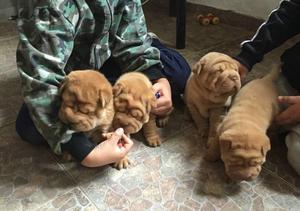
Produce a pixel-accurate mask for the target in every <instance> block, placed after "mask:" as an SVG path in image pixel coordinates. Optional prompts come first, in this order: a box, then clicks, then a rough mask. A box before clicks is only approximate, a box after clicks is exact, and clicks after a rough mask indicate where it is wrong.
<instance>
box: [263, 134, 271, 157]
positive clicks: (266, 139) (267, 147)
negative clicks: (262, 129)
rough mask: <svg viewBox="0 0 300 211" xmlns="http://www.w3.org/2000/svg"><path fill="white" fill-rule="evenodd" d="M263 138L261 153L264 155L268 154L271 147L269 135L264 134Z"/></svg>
mask: <svg viewBox="0 0 300 211" xmlns="http://www.w3.org/2000/svg"><path fill="white" fill-rule="evenodd" d="M261 139H262V140H261V141H262V147H261V154H262V155H263V156H266V155H267V152H268V151H269V150H270V149H271V145H270V139H269V137H268V136H267V135H264V136H263V137H261Z"/></svg>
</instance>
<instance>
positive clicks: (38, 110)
mask: <svg viewBox="0 0 300 211" xmlns="http://www.w3.org/2000/svg"><path fill="white" fill-rule="evenodd" d="M41 2H42V3H41V4H39V5H38V6H37V7H36V8H35V9H34V11H33V14H32V16H31V18H30V19H26V18H20V19H19V20H18V30H19V36H20V40H19V45H18V49H17V65H18V71H19V73H20V77H21V82H22V94H23V97H24V101H25V103H26V105H27V107H28V109H29V111H30V116H31V118H32V120H33V122H34V124H35V126H36V127H37V129H38V131H39V132H40V133H41V134H42V136H43V137H44V138H45V139H46V140H47V142H48V143H49V145H50V147H51V148H52V150H53V151H54V152H55V153H57V154H60V153H61V148H60V143H64V142H67V141H68V140H69V139H70V138H71V134H72V133H73V131H70V130H68V128H67V127H66V126H65V125H63V124H62V123H61V122H60V121H59V119H58V115H57V113H58V108H59V104H60V102H59V93H58V89H59V84H60V82H61V81H62V80H63V78H64V76H65V75H66V74H65V72H64V67H65V65H66V63H67V60H68V58H69V57H70V54H71V52H72V49H73V43H74V34H75V31H74V30H75V27H74V25H75V24H74V23H75V22H76V12H77V9H76V8H75V6H74V5H72V4H71V3H66V2H70V1H63V0H44V1H41ZM60 6H63V7H64V10H61V8H60ZM77 13H78V12H77ZM71 14H73V15H71ZM77 16H78V14H77ZM69 17H72V19H70V18H69ZM77 19H78V18H77Z"/></svg>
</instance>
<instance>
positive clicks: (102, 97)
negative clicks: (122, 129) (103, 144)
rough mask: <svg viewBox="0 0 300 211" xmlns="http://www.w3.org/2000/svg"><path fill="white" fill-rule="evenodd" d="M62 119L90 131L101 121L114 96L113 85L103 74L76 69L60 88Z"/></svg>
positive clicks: (78, 129) (75, 126)
mask: <svg viewBox="0 0 300 211" xmlns="http://www.w3.org/2000/svg"><path fill="white" fill-rule="evenodd" d="M60 95H61V99H62V103H61V107H60V110H59V118H60V120H61V121H62V122H64V123H66V124H69V125H70V127H71V129H73V130H75V131H78V132H79V131H89V130H91V129H94V128H95V127H97V126H98V124H99V117H100V115H101V112H102V111H103V110H104V109H105V108H106V106H107V105H108V104H109V102H110V101H111V100H112V99H113V94H112V87H111V85H110V83H109V82H108V81H107V79H106V78H105V77H104V75H103V74H101V73H99V72H97V71H93V70H82V71H73V72H71V73H70V74H69V75H67V76H66V78H65V80H64V81H63V82H62V85H61V87H60Z"/></svg>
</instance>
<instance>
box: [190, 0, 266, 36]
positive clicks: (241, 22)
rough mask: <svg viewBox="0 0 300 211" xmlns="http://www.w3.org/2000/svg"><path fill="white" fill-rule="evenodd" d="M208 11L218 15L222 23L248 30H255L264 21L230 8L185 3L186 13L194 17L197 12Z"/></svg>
mask: <svg viewBox="0 0 300 211" xmlns="http://www.w3.org/2000/svg"><path fill="white" fill-rule="evenodd" d="M208 13H213V14H214V15H216V16H218V17H219V18H220V21H221V22H222V23H225V24H228V25H232V26H236V27H241V28H245V29H249V30H256V29H257V28H258V27H259V26H260V25H261V24H262V23H263V22H264V20H262V19H257V18H254V17H251V16H248V15H244V14H239V13H236V12H234V11H231V10H221V9H217V8H213V7H209V6H204V5H200V4H193V3H187V14H195V18H196V16H197V15H199V14H202V15H206V14H208Z"/></svg>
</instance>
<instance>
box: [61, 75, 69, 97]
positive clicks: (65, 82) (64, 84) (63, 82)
mask: <svg viewBox="0 0 300 211" xmlns="http://www.w3.org/2000/svg"><path fill="white" fill-rule="evenodd" d="M68 83H69V77H68V76H66V77H65V78H64V79H63V81H62V82H61V83H60V85H59V94H60V95H61V94H62V93H63V92H64V90H65V87H66V86H67V85H68Z"/></svg>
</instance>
